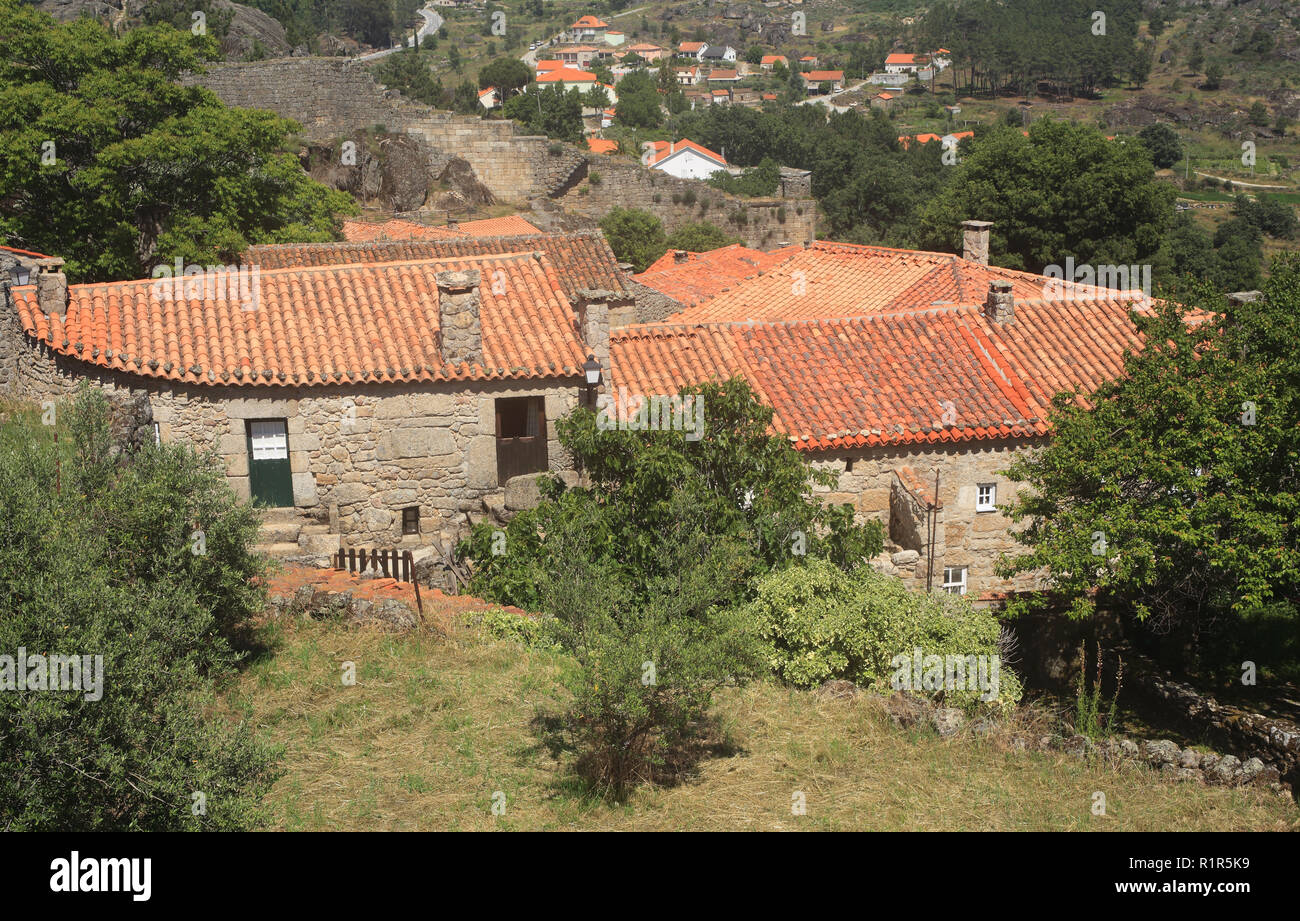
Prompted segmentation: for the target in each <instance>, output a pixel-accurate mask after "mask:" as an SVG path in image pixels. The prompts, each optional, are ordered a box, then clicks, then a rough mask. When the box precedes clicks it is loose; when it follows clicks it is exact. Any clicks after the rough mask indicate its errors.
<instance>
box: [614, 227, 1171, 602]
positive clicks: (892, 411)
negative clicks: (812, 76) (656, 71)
mask: <svg viewBox="0 0 1300 921" xmlns="http://www.w3.org/2000/svg"><path fill="white" fill-rule="evenodd" d="M970 223H971V225H972V226H970V227H967V229H966V235H967V241H966V247H967V255H968V256H970V258H963V257H958V256H952V255H948V254H941V253H920V252H913V251H907V250H890V249H887V248H883V247H862V246H851V245H848V244H832V243H817V244H814V245H813V246H811V247H809V248H807V249H803V250H799V251H797V252H795V253H794V254H792V255H791V256H789V257H788V258H786V259H785V260H783V261H779V262H777V263H776V264H774V265H770V266H767V267H765V268H763V269H761V270H759V271H757V272H756V273H752V272H751V273H746V277H744V278H743V279H741V280H738V281H737V280H735V279H731V280H729V283H728V281H727V280H724V282H722V283H721V284H719V285H718V287H719V288H721V290H720V291H718V292H717V293H716V294H714V295H713V296H712V297H706V298H705V299H703V300H699V301H698V302H697V303H694V304H691V305H690V306H686V307H684V308H683V309H682V310H679V311H677V312H676V313H673V314H670V315H668V316H666V317H665V318H664V319H663V320H662V321H660V322H657V323H645V324H637V325H632V326H627V327H624V328H621V329H616V330H614V331H613V333H612V334H611V340H610V356H611V365H612V368H613V377H612V385H613V392H614V393H615V394H619V393H626V394H627V395H628V399H629V400H630V399H631V397H633V396H636V395H642V396H645V397H653V396H658V395H665V394H672V393H676V392H677V390H678V389H679V388H680V387H681V386H684V385H686V384H694V383H699V382H702V381H705V380H710V379H712V380H725V379H727V378H730V377H732V376H736V375H739V376H740V377H742V378H744V379H745V380H746V381H748V383H749V384H750V385H751V386H752V387H753V388H754V390H755V391H756V392H757V393H758V394H759V396H760V397H761V398H762V399H763V400H764V402H766V403H767V404H768V405H770V406H772V407H773V410H774V413H775V415H774V419H773V427H774V430H775V431H776V432H778V433H780V434H784V435H785V436H787V437H788V438H789V439H790V442H791V443H792V444H793V445H794V447H795V448H796V449H797V450H799V451H801V452H803V453H805V454H806V455H807V456H808V458H809V460H810V461H811V462H812V464H813V465H814V466H816V467H818V468H823V469H828V470H831V471H832V472H833V473H834V474H835V478H836V485H835V486H834V487H833V488H831V489H824V488H822V487H818V489H819V490H820V491H821V492H823V493H824V494H825V498H826V499H827V500H828V501H833V502H835V503H837V504H838V503H844V502H847V503H850V504H851V505H853V506H854V508H855V511H856V512H857V514H858V516H859V517H860V518H862V519H867V518H875V519H877V520H879V521H880V522H881V523H882V525H883V526H884V527H885V533H886V537H887V543H886V547H887V556H885V557H884V558H882V559H880V560H877V561H876V565H877V566H879V567H880V568H882V569H884V570H885V571H887V572H893V573H896V574H898V575H900V576H902V577H903V578H904V579H905V580H907V581H908V582H909V583H910V584H911V585H912V586H914V587H916V588H919V589H925V588H926V587H927V586H930V587H932V588H933V589H936V590H939V589H942V590H946V591H952V592H959V593H963V594H965V593H972V594H973V595H975V596H976V598H978V599H983V600H984V601H989V600H992V598H993V597H994V596H995V595H996V594H997V593H1001V592H1005V591H1009V590H1017V589H1023V588H1030V587H1032V586H1033V584H1034V581H1035V580H1034V578H1033V577H1032V576H1022V577H1019V578H1017V579H1016V580H1014V581H1007V580H1004V579H1001V578H1000V577H998V576H997V574H996V572H995V565H996V563H997V560H998V557H999V556H1000V555H1001V554H1003V553H1008V552H1014V551H1016V550H1017V548H1018V547H1019V545H1018V544H1017V543H1016V541H1015V538H1014V535H1013V533H1012V523H1011V521H1010V520H1009V519H1008V518H1007V517H1006V516H1005V515H1004V514H1003V512H1002V511H1001V507H1003V506H1005V505H1007V504H1008V503H1009V502H1010V501H1011V500H1012V499H1013V498H1014V496H1015V494H1016V489H1017V484H1016V483H1014V482H1012V481H1011V480H1009V479H1008V478H1007V477H1006V476H1005V474H1004V472H1003V471H1005V470H1006V468H1007V466H1008V465H1009V464H1010V462H1011V461H1012V459H1013V458H1014V457H1015V456H1016V454H1018V453H1019V452H1023V451H1032V450H1034V449H1035V448H1037V447H1038V446H1040V445H1042V444H1043V443H1044V442H1045V439H1046V438H1047V437H1048V436H1049V426H1048V413H1049V408H1050V405H1051V400H1052V397H1053V396H1054V395H1055V394H1056V393H1058V392H1062V391H1072V392H1076V393H1087V392H1090V391H1091V390H1092V389H1094V388H1095V387H1096V386H1097V385H1098V384H1100V383H1101V382H1102V381H1103V380H1106V379H1112V378H1114V377H1117V376H1119V374H1120V373H1121V372H1122V369H1123V357H1124V354H1125V352H1126V351H1127V350H1129V349H1132V348H1135V347H1137V346H1138V345H1139V344H1140V340H1139V337H1138V333H1137V329H1136V326H1135V325H1134V323H1133V321H1132V318H1131V316H1130V315H1131V313H1132V312H1133V311H1135V310H1146V309H1149V308H1148V307H1147V301H1145V300H1144V299H1142V298H1141V295H1140V292H1121V291H1114V292H1104V293H1103V294H1104V296H1098V294H1097V292H1095V291H1087V290H1083V289H1068V290H1062V291H1061V292H1060V293H1059V296H1058V297H1056V298H1049V297H1046V296H1044V283H1045V282H1046V281H1047V280H1046V279H1044V278H1043V277H1041V276H1036V275H1031V274H1029V273H1024V272H1013V271H1010V270H1006V269H999V268H995V267H990V266H987V265H984V264H983V263H982V262H981V261H979V260H978V259H977V258H976V257H977V256H979V255H981V254H983V255H984V258H986V254H987V234H988V227H989V225H988V224H987V222H970ZM692 268H693V266H692V263H691V261H690V260H689V259H685V258H684V259H682V260H681V262H680V263H679V265H678V267H677V268H676V269H675V270H674V268H673V267H672V266H665V267H664V268H663V269H661V270H660V272H661V273H666V274H667V275H668V277H669V278H671V277H672V276H673V275H683V274H690V273H691V271H692ZM651 280H653V276H652V277H651ZM673 281H674V283H675V287H673V288H670V290H673V292H674V294H677V293H678V291H680V295H679V296H682V298H683V300H691V299H692V298H691V295H692V294H694V292H695V291H697V290H700V289H699V287H698V286H699V285H700V284H701V283H702V281H701V280H700V279H698V278H696V279H695V280H694V282H693V283H692V280H691V279H689V278H681V279H673ZM704 290H705V291H706V292H707V291H708V288H707V287H706V288H705V289H704ZM704 415H705V420H706V422H705V425H706V431H705V437H708V436H707V416H708V410H707V407H706V408H705V413H704Z"/></svg>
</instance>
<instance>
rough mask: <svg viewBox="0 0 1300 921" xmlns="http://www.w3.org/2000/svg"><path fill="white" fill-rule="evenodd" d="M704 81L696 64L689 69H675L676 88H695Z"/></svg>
mask: <svg viewBox="0 0 1300 921" xmlns="http://www.w3.org/2000/svg"><path fill="white" fill-rule="evenodd" d="M702 79H704V78H703V76H702V75H701V73H700V67H699V65H698V64H692V65H691V66H690V67H678V68H677V85H678V86H696V85H697V84H699V82H700V81H701V80H702Z"/></svg>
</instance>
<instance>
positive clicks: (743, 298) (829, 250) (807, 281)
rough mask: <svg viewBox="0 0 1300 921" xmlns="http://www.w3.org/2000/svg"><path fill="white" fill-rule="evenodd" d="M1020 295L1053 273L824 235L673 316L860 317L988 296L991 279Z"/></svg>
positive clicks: (1038, 289)
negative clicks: (834, 240)
mask: <svg viewBox="0 0 1300 921" xmlns="http://www.w3.org/2000/svg"><path fill="white" fill-rule="evenodd" d="M994 279H1004V280H1007V281H1010V282H1011V283H1012V294H1013V295H1014V296H1015V297H1017V298H1034V297H1043V296H1044V292H1045V290H1046V288H1045V286H1046V285H1047V284H1048V279H1046V278H1044V277H1043V276H1041V275H1033V274H1031V273H1028V272H1016V271H1013V270H1011V269H1001V268H998V267H996V266H986V265H980V264H979V263H976V262H970V261H967V260H965V259H962V258H961V257H960V256H954V255H952V254H951V253H927V252H919V251H916V250H908V249H889V248H887V247H883V246H858V245H855V244H851V243H830V242H827V241H818V242H816V243H814V244H812V245H811V246H810V247H808V248H807V249H800V250H797V251H796V252H795V253H794V255H793V256H791V257H790V258H788V259H786V260H784V261H783V262H781V263H780V265H779V266H776V267H774V268H773V269H772V270H771V271H768V272H765V273H764V274H762V275H759V276H758V277H756V278H751V279H749V280H747V281H745V282H743V283H741V284H738V285H736V286H734V287H731V288H729V289H728V290H726V291H724V292H723V293H721V294H719V295H718V296H717V297H714V298H712V299H709V300H706V301H703V302H701V303H699V304H697V305H695V306H694V307H688V308H687V309H685V310H682V311H679V312H678V313H676V314H674V315H673V316H672V317H671V318H670V319H671V320H672V321H673V322H682V323H700V322H713V321H735V320H750V319H753V320H803V319H827V318H832V317H858V316H865V315H867V314H871V313H878V312H881V311H885V310H892V309H901V308H906V307H920V306H928V305H931V304H936V303H945V304H971V303H976V302H982V301H983V300H984V298H985V296H986V294H987V292H988V287H989V282H991V281H993V280H994Z"/></svg>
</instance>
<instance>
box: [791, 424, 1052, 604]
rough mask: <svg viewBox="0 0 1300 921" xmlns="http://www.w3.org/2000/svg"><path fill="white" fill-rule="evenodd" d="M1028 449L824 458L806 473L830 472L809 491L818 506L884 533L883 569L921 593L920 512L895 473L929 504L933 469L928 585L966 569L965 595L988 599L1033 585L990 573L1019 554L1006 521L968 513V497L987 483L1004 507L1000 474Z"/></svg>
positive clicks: (1009, 489) (1007, 498) (943, 448)
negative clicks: (837, 508) (905, 471)
mask: <svg viewBox="0 0 1300 921" xmlns="http://www.w3.org/2000/svg"><path fill="white" fill-rule="evenodd" d="M1035 444H1036V443H1035V442H1032V441H1020V442H997V443H988V444H977V445H962V446H960V447H958V446H951V445H936V446H925V445H920V446H915V447H904V448H880V449H874V450H865V449H863V450H855V451H836V452H827V453H825V454H823V455H821V456H820V457H818V458H816V459H814V461H813V466H814V467H817V468H820V469H828V470H831V471H833V472H834V473H835V474H836V477H837V481H838V482H837V484H836V485H835V486H834V487H833V488H830V489H827V488H825V487H821V486H818V487H815V491H816V492H818V493H820V494H821V497H822V499H823V500H824V501H828V502H833V503H836V504H839V503H844V502H847V503H849V504H851V505H852V506H853V507H854V509H855V510H856V512H857V514H858V516H859V519H860V520H869V519H872V518H874V519H876V520H877V521H879V522H880V523H881V524H882V525H883V526H884V528H885V534H886V549H887V551H888V553H889V554H890V558H889V559H886V560H884V561H882V564H883V567H884V568H885V569H886V571H889V572H891V573H892V574H894V575H898V576H900V577H901V578H903V579H904V580H905V581H906V582H907V583H908V584H909V586H911V587H912V588H920V589H922V590H923V589H924V588H925V582H926V571H927V558H926V552H925V546H924V544H925V536H926V534H925V517H924V515H925V512H924V509H923V508H922V507H921V505H920V502H919V501H918V499H917V495H916V491H915V490H912V491H910V492H909V491H908V490H904V489H902V488H901V487H902V485H903V484H901V483H900V478H899V476H898V473H897V471H898V470H899V469H900V468H903V467H910V468H911V469H912V471H914V473H915V475H916V477H917V478H918V479H919V480H920V481H921V484H922V485H924V487H925V492H924V496H923V498H924V499H925V500H926V501H928V500H930V498H931V493H932V491H933V485H932V484H933V483H934V468H936V467H937V468H938V469H939V500H940V502H941V503H942V508H941V509H940V511H939V516H938V529H939V530H938V532H937V534H936V539H935V559H934V571H933V583H932V584H933V586H934V587H936V588H937V587H939V586H940V585H942V584H943V570H944V567H945V566H965V567H966V570H967V571H966V591H967V594H969V595H971V596H972V597H973V598H978V597H979V596H980V595H982V594H985V593H987V592H1003V591H1007V590H1011V589H1017V590H1019V589H1029V588H1032V587H1034V585H1035V577H1034V576H1033V575H1031V574H1025V575H1022V576H1018V577H1016V578H1015V579H1012V580H1006V579H1002V578H1000V577H998V575H997V574H996V573H995V572H994V566H995V564H996V563H997V560H998V557H999V556H1000V555H1001V554H1003V553H1015V552H1018V551H1021V550H1023V549H1024V548H1023V547H1022V546H1021V545H1020V544H1019V543H1017V542H1016V540H1015V537H1014V536H1013V534H1012V522H1011V520H1010V519H1009V518H1007V517H1006V516H1005V515H1003V514H1002V512H1001V511H992V512H977V511H975V497H976V486H977V485H979V484H981V483H994V484H996V485H997V504H998V505H1000V506H1001V505H1007V504H1008V503H1010V502H1011V500H1012V499H1013V497H1014V496H1015V495H1016V492H1017V489H1018V486H1019V484H1017V483H1015V482H1014V481H1012V480H1010V479H1008V478H1007V477H1006V476H1004V475H1002V474H1001V473H1000V471H1003V470H1005V469H1006V468H1007V467H1008V466H1009V465H1010V464H1011V461H1012V458H1013V457H1014V455H1015V454H1016V452H1018V451H1023V450H1031V449H1032V448H1033V447H1034V446H1035ZM850 461H851V462H852V469H851V470H850V469H849V462H850ZM895 519H897V520H895ZM918 544H919V545H918Z"/></svg>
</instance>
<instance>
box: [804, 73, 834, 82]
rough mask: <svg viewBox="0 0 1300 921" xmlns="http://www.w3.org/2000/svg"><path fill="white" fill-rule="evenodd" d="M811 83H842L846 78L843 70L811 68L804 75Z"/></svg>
mask: <svg viewBox="0 0 1300 921" xmlns="http://www.w3.org/2000/svg"><path fill="white" fill-rule="evenodd" d="M803 78H804V79H805V80H807V81H808V82H809V83H840V82H843V80H844V71H842V70H810V71H808V73H806V74H804V75H803Z"/></svg>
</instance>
